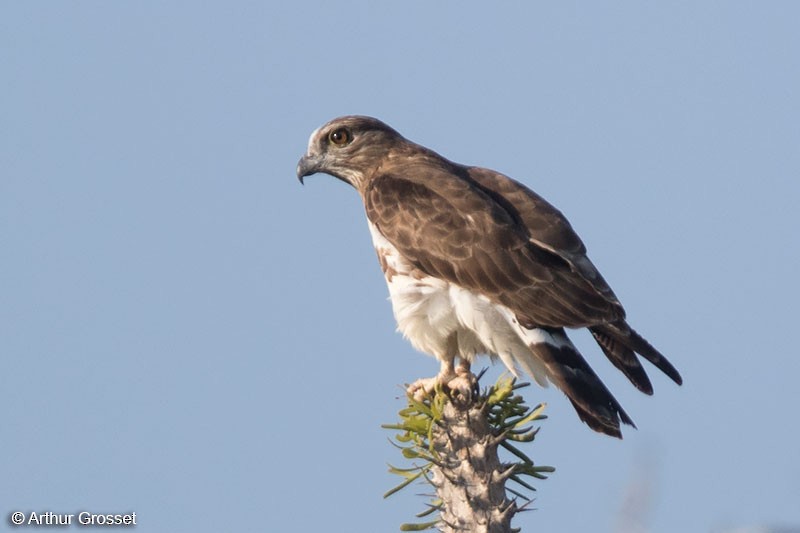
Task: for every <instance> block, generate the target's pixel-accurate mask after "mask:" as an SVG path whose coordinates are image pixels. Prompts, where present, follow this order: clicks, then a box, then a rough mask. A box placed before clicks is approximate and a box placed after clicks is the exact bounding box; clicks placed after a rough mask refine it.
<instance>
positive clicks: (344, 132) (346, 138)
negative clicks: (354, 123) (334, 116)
mask: <svg viewBox="0 0 800 533" xmlns="http://www.w3.org/2000/svg"><path fill="white" fill-rule="evenodd" d="M328 140H329V141H330V142H331V143H333V144H335V145H336V146H345V145H348V144H350V143H351V142H352V140H353V135H352V134H351V133H350V131H349V130H348V129H347V128H339V129H336V130H333V131H332V132H330V133H329V134H328Z"/></svg>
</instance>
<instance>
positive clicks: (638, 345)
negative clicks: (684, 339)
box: [590, 321, 683, 393]
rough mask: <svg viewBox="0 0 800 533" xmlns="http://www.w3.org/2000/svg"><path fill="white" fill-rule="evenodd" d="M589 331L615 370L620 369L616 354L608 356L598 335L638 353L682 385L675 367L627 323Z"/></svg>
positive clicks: (618, 323)
mask: <svg viewBox="0 0 800 533" xmlns="http://www.w3.org/2000/svg"><path fill="white" fill-rule="evenodd" d="M590 330H591V332H592V335H594V338H595V340H597V343H598V344H600V347H601V348H602V349H603V352H605V354H606V356H607V357H608V358H609V359H610V360H611V362H612V363H614V365H615V366H617V368H620V367H619V365H618V364H617V361H616V360H615V357H617V354H616V353H615V354H614V356H613V357H612V355H609V353H608V351H606V347H605V346H604V345H603V342H602V341H601V340H600V339H599V338H598V335H599V336H600V337H603V338H608V339H611V340H613V341H615V344H621V345H622V346H623V347H624V348H626V349H627V350H628V351H634V352H636V353H638V354H639V355H641V356H642V357H644V358H645V359H647V360H648V361H650V362H651V363H652V364H653V365H655V367H656V368H658V369H659V370H661V371H662V372H663V373H664V374H666V375H667V376H669V378H670V379H671V380H672V381H674V382H675V383H677V384H678V385H682V384H683V378H682V377H681V375H680V373H679V372H678V371H677V370H676V369H675V367H674V366H672V363H670V362H669V361H668V360H667V358H666V357H664V356H663V355H661V353H660V352H659V351H658V350H656V349H655V348H653V346H652V345H651V344H650V343H649V342H647V341H646V340H645V339H644V338H643V337H642V336H641V335H639V334H638V333H636V331H634V330H633V328H631V327H630V326H629V325H628V324H627V322H625V321H620V322H615V323H612V324H604V325H602V326H593V327H592V328H590ZM623 357H627V356H623ZM639 367H640V368H641V365H639ZM620 370H622V372H623V373H625V375H626V376H628V379H630V380H631V381H632V382H633V384H634V385H636V387H637V388H640V390H641V387H639V384H638V383H637V382H636V381H634V379H633V378H631V376H630V375H628V373H627V372H626V371H625V370H623V369H622V368H620ZM651 393H652V388H651Z"/></svg>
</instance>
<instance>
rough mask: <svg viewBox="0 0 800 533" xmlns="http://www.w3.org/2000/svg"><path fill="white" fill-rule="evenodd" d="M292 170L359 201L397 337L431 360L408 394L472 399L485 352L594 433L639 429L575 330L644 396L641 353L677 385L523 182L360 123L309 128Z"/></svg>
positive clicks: (573, 240)
mask: <svg viewBox="0 0 800 533" xmlns="http://www.w3.org/2000/svg"><path fill="white" fill-rule="evenodd" d="M296 173H297V178H298V179H299V180H300V183H301V184H303V183H304V178H306V177H307V176H310V175H312V174H316V173H324V174H328V175H330V176H333V177H334V178H337V179H339V180H341V181H343V182H345V183H347V184H349V185H351V186H352V187H354V188H355V189H356V191H357V192H358V194H359V195H360V197H361V200H362V201H363V204H364V208H365V211H366V217H367V223H368V227H369V232H370V235H371V237H372V242H373V245H374V247H375V250H376V253H377V255H378V262H379V264H380V267H381V270H382V271H383V274H384V276H385V278H386V283H387V285H388V289H389V295H390V300H391V304H392V310H393V313H394V317H395V319H396V321H397V326H398V330H399V331H400V332H401V333H402V335H403V336H404V337H405V338H406V339H407V340H408V341H410V343H411V344H412V346H413V347H414V348H416V349H417V350H419V351H421V352H423V353H427V354H429V355H432V356H434V357H435V358H436V359H437V360H438V361H439V362H440V371H439V373H438V374H437V375H436V376H435V377H433V378H426V379H421V380H418V381H417V382H415V383H413V384H411V385H410V386H409V388H408V392H409V394H411V395H413V396H415V397H418V398H419V397H424V395H425V394H427V393H430V392H431V391H432V390H434V389H435V388H436V386H437V385H439V386H442V387H446V388H449V389H451V390H459V389H466V390H469V386H470V384H469V380H470V379H474V376H473V375H472V373H471V371H470V367H471V364H472V363H473V362H474V361H475V359H476V357H477V356H479V355H488V356H489V357H490V359H491V360H492V361H494V360H496V359H499V360H500V361H501V362H502V363H503V364H504V365H505V366H506V367H507V368H508V370H509V371H510V372H512V373H513V374H514V375H515V376H518V375H519V372H520V371H522V372H525V373H527V374H528V375H529V376H530V377H531V378H532V379H533V380H535V381H536V382H537V383H538V384H540V385H542V386H547V385H548V383H553V384H554V385H555V386H556V387H557V388H559V389H560V390H561V391H562V392H563V393H564V394H565V395H566V397H567V398H568V399H569V401H570V402H571V403H572V405H573V407H574V408H575V411H576V412H577V414H578V417H579V418H580V419H581V420H582V421H583V422H584V423H586V424H587V425H588V426H589V427H590V428H591V429H593V430H595V431H597V432H600V433H603V434H606V435H610V436H612V437H617V438H622V432H621V423H624V424H627V425H629V426H632V427H634V428H635V427H636V426H635V424H634V422H633V420H632V419H631V417H630V416H629V415H628V414H627V413H626V412H625V411H624V410H623V408H622V406H621V405H620V404H619V402H618V401H617V400H616V398H614V396H613V395H612V394H611V392H610V391H609V390H608V388H607V387H606V386H605V384H603V382H602V381H601V379H600V378H599V377H598V375H597V374H596V373H595V372H594V370H593V369H592V368H591V367H590V366H589V364H588V363H587V361H586V360H585V359H584V357H583V356H582V355H581V353H580V352H579V351H578V349H577V348H576V347H575V345H574V344H573V343H572V342H571V341H570V339H569V337H568V336H567V333H566V330H567V329H581V328H586V329H588V330H589V331H590V333H591V335H592V336H593V337H594V339H595V341H596V342H597V344H598V345H599V347H600V350H601V351H602V352H603V354H605V356H606V357H607V358H608V359H609V360H610V361H611V363H612V364H613V365H614V366H615V367H616V368H617V369H619V370H620V371H621V372H622V373H623V374H624V375H625V376H626V377H627V378H628V379H629V380H630V382H631V383H632V384H633V385H634V386H635V387H636V388H637V389H638V390H640V391H641V392H643V393H645V394H648V395H652V394H653V386H652V384H651V382H650V379H649V378H648V375H647V373H646V372H645V369H644V367H643V365H642V362H641V361H640V359H639V357H637V355H638V356H640V357H641V358H643V359H644V360H647V361H648V362H649V363H651V364H652V365H654V366H655V367H656V368H658V369H659V370H661V371H662V372H663V373H664V374H666V375H667V376H668V377H669V378H671V379H672V381H674V382H675V383H676V384H678V385H681V384H682V383H683V378H682V377H681V375H680V373H679V372H678V371H677V370H676V369H675V367H674V366H673V365H672V364H671V363H670V362H669V361H668V360H667V359H666V357H664V356H663V355H662V354H661V353H660V352H659V351H658V350H656V349H655V348H654V347H653V346H652V345H651V344H650V343H649V342H648V341H647V340H645V339H644V338H643V337H642V336H641V335H639V334H638V333H637V332H636V331H635V330H634V329H633V328H632V327H631V326H630V325H629V324H628V322H627V320H626V314H625V310H624V309H623V307H622V304H620V302H619V300H618V299H617V297H616V295H615V294H614V292H613V291H612V290H611V287H609V285H608V283H606V281H605V279H603V277H602V276H601V274H600V272H599V271H598V270H597V268H596V267H595V266H594V264H593V263H592V262H591V261H590V260H589V258H588V256H587V253H586V247H585V245H584V243H583V242H582V240H581V239H580V237H578V235H577V233H576V232H575V230H574V229H573V228H572V226H571V225H570V223H569V221H568V220H567V219H566V217H565V216H564V215H563V214H562V213H561V212H560V211H559V210H558V209H556V208H555V207H554V206H552V205H551V204H550V203H548V202H547V201H546V200H545V199H544V198H542V197H541V196H539V195H538V194H536V193H535V192H533V191H532V190H531V189H530V188H528V187H526V186H525V185H523V184H522V183H520V182H518V181H516V180H514V179H512V178H510V177H508V176H505V175H504V174H501V173H500V172H497V171H494V170H490V169H487V168H481V167H477V166H468V165H462V164H459V163H455V162H453V161H450V160H448V159H446V158H445V157H443V156H441V155H439V154H438V153H437V152H435V151H433V150H431V149H429V148H426V147H424V146H422V145H419V144H416V143H414V142H412V141H410V140H408V139H406V138H405V137H403V136H402V135H401V134H400V133H398V132H397V131H396V130H395V129H393V128H392V127H390V126H388V125H387V124H385V123H384V122H382V121H380V120H378V119H376V118H372V117H368V116H359V115H348V116H342V117H338V118H335V119H333V120H331V121H329V122H327V123H326V124H324V125H322V126H321V127H319V128H317V129H316V130H314V131H313V132H312V134H311V136H310V138H309V141H308V147H307V149H306V152H305V154H304V155H303V156H302V157H301V158H300V160H299V162H298V164H297V169H296Z"/></svg>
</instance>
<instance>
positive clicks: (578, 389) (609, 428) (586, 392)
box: [529, 328, 636, 438]
mask: <svg viewBox="0 0 800 533" xmlns="http://www.w3.org/2000/svg"><path fill="white" fill-rule="evenodd" d="M530 333H532V334H533V333H535V334H536V335H531V337H533V336H535V337H538V338H537V339H536V340H534V341H533V342H530V343H529V347H530V349H531V351H532V352H533V355H534V357H535V358H537V359H538V360H539V361H541V362H542V363H544V366H545V368H546V370H547V376H548V377H549V378H550V380H551V381H552V382H553V383H554V384H555V385H556V386H557V387H558V388H559V389H561V391H562V392H563V393H564V394H566V395H567V398H569V401H570V402H572V405H573V407H575V411H577V413H578V416H579V417H580V419H581V420H583V421H584V422H585V423H586V424H587V425H588V426H589V427H590V428H592V429H593V430H595V431H598V432H600V433H605V434H606V435H610V436H612V437H617V438H622V432H621V431H620V422H622V423H625V424H628V425H630V426H633V427H636V425H635V424H634V423H633V420H631V418H630V417H629V416H628V414H627V413H626V412H625V411H624V410H623V409H622V406H621V405H620V404H619V402H617V400H616V398H614V396H613V395H612V394H611V393H610V392H609V390H608V389H607V388H606V386H605V385H603V382H602V381H600V378H599V377H597V374H595V373H594V371H593V370H592V369H591V367H590V366H589V364H588V363H587V362H586V360H585V359H584V358H583V356H582V355H581V354H580V352H578V350H577V349H576V348H575V346H574V345H573V344H572V342H570V340H569V338H568V337H567V335H566V333H565V332H564V330H563V329H560V328H558V329H555V328H548V329H544V328H536V329H534V330H530ZM529 338H530V337H529Z"/></svg>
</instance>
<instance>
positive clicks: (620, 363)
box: [589, 328, 653, 394]
mask: <svg viewBox="0 0 800 533" xmlns="http://www.w3.org/2000/svg"><path fill="white" fill-rule="evenodd" d="M589 330H590V331H591V332H592V335H593V336H594V340H596V341H597V344H599V345H600V348H602V349H603V353H604V354H606V357H608V360H609V361H611V362H612V363H613V364H614V366H615V367H617V368H618V369H619V370H620V371H621V372H622V373H623V374H625V376H626V377H627V378H628V379H629V380H630V381H631V383H633V385H634V386H635V387H636V388H637V389H639V390H640V391H642V392H643V393H645V394H653V384H652V383H650V378H648V377H647V373H646V372H645V371H644V367H642V363H640V362H639V359H638V358H637V357H636V354H635V353H634V351H633V350H631V349H630V348H628V347H627V346H626V345H624V344H622V343H621V342H618V341H616V340H615V339H614V338H613V337H610V336H609V335H606V334H605V333H604V332H603V331H602V330H601V328H589Z"/></svg>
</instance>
